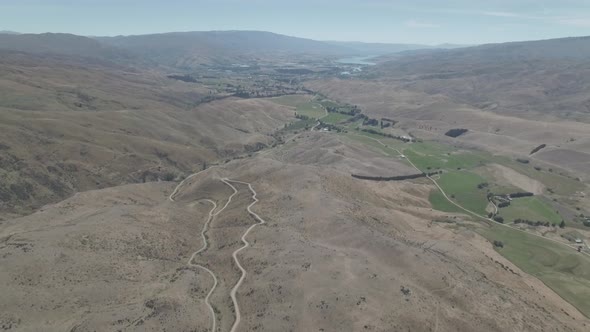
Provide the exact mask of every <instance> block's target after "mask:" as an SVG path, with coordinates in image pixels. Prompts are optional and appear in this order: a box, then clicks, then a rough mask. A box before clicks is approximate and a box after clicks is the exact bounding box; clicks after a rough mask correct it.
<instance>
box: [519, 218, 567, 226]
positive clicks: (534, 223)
mask: <svg viewBox="0 0 590 332" xmlns="http://www.w3.org/2000/svg"><path fill="white" fill-rule="evenodd" d="M514 223H515V224H527V225H529V226H537V227H538V226H545V227H550V226H553V227H557V224H555V223H553V224H551V223H550V222H548V221H545V222H543V221H533V220H527V219H520V218H518V219H515V220H514ZM562 223H563V226H564V227H565V222H564V221H562ZM559 227H561V224H560V225H559ZM561 228H563V227H561Z"/></svg>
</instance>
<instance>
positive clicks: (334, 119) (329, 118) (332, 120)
mask: <svg viewBox="0 0 590 332" xmlns="http://www.w3.org/2000/svg"><path fill="white" fill-rule="evenodd" d="M350 118H351V116H349V115H346V114H341V113H334V112H333V113H329V114H328V115H326V116H325V117H323V118H321V119H320V120H322V121H323V122H325V123H328V124H338V123H340V122H342V121H345V120H348V119H350Z"/></svg>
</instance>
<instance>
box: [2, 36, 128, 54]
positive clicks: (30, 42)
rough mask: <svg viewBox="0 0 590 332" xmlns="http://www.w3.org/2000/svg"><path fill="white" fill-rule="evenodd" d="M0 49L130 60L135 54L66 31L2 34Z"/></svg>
mask: <svg viewBox="0 0 590 332" xmlns="http://www.w3.org/2000/svg"><path fill="white" fill-rule="evenodd" d="M0 50H5V51H18V52H25V53H31V54H45V55H46V54H59V55H68V56H80V57H89V58H100V59H105V60H113V61H129V60H132V59H133V56H132V55H131V54H129V53H128V52H125V51H123V50H120V49H117V48H114V47H111V46H108V45H104V44H102V43H100V42H98V41H96V40H94V39H91V38H87V37H82V36H76V35H72V34H65V33H43V34H16V33H13V34H7V33H1V34H0Z"/></svg>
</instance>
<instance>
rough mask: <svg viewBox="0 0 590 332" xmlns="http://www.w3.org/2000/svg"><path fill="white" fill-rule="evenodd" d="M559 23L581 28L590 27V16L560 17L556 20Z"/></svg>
mask: <svg viewBox="0 0 590 332" xmlns="http://www.w3.org/2000/svg"><path fill="white" fill-rule="evenodd" d="M556 22H557V23H560V24H565V25H572V26H575V27H580V28H590V19H589V18H572V17H569V18H560V19H557V20H556Z"/></svg>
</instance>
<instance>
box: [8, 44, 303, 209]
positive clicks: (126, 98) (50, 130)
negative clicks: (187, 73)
mask: <svg viewBox="0 0 590 332" xmlns="http://www.w3.org/2000/svg"><path fill="white" fill-rule="evenodd" d="M5 54H6V55H7V56H6V57H4V56H3V57H2V58H1V59H2V60H0V91H2V92H1V94H2V96H0V128H1V129H0V142H1V144H0V173H1V174H2V178H3V181H2V183H0V196H1V198H2V204H1V206H0V210H2V211H3V212H12V213H27V212H30V211H31V208H35V207H39V206H41V205H43V204H46V203H48V202H55V201H56V200H59V199H63V198H65V197H67V196H69V195H71V194H73V193H75V192H77V191H84V190H90V189H95V188H104V187H110V186H114V185H120V184H124V183H134V182H144V181H154V180H162V179H168V180H172V179H175V178H178V177H180V176H183V175H184V174H187V173H189V172H190V171H192V170H193V169H195V168H199V167H202V165H203V164H204V163H212V162H218V161H220V160H224V159H227V158H232V157H235V156H237V155H239V154H243V153H246V152H248V151H252V150H253V149H255V148H256V146H257V145H258V144H259V143H262V144H269V143H271V142H272V139H271V138H270V137H269V135H270V134H271V133H273V132H274V131H275V130H276V129H277V128H280V127H282V126H283V124H284V123H286V122H287V121H288V120H289V119H291V117H292V116H293V112H292V110H291V109H289V108H287V107H282V106H279V105H277V104H275V103H272V102H270V101H265V100H240V99H231V98H229V99H222V100H218V101H214V102H212V103H208V104H203V105H201V100H202V98H203V97H207V96H209V95H210V91H209V90H208V89H206V88H204V87H202V86H200V85H197V84H191V83H183V82H179V81H174V80H170V79H167V78H166V77H164V76H163V75H161V74H158V73H155V72H154V73H151V72H138V71H136V70H133V69H129V68H126V67H120V66H115V67H112V66H111V65H110V64H106V63H103V62H100V61H91V62H86V60H80V59H79V58H77V59H72V58H68V57H65V58H64V57H43V58H42V57H37V56H31V55H25V54H18V53H5Z"/></svg>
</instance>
